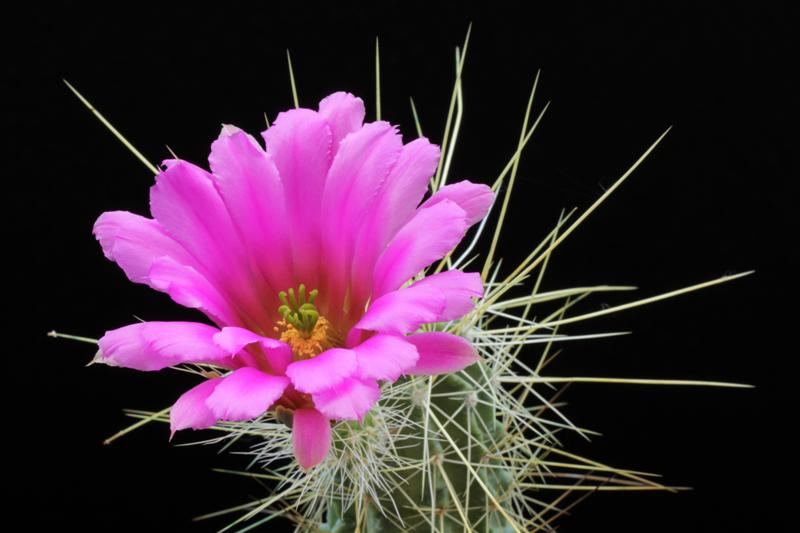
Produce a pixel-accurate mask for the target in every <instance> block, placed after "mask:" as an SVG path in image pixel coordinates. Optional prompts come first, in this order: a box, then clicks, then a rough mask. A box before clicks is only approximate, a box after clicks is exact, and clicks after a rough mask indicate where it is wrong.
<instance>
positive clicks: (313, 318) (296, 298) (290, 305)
mask: <svg viewBox="0 0 800 533" xmlns="http://www.w3.org/2000/svg"><path fill="white" fill-rule="evenodd" d="M318 294H319V291H318V290H317V289H314V290H312V291H308V292H306V286H305V285H303V284H302V283H301V284H300V286H299V287H297V291H295V290H294V288H291V289H289V290H287V291H281V292H279V293H278V297H279V298H280V300H281V303H282V304H283V305H281V306H280V307H279V308H278V312H279V313H280V314H281V316H283V320H281V321H279V322H278V324H277V326H276V327H275V332H276V333H277V334H278V335H279V337H280V340H282V341H283V342H285V343H287V344H289V346H291V347H292V353H293V355H294V359H295V360H302V359H310V358H312V357H316V356H317V355H319V354H321V353H322V352H324V351H325V350H329V349H331V348H334V347H337V346H341V345H342V344H343V343H342V339H341V338H340V336H339V334H338V333H337V332H336V330H334V328H333V326H332V325H331V323H330V322H328V320H327V319H326V318H325V317H324V316H321V315H320V314H319V311H318V310H317V307H316V306H315V305H314V301H315V300H316V299H317V295H318Z"/></svg>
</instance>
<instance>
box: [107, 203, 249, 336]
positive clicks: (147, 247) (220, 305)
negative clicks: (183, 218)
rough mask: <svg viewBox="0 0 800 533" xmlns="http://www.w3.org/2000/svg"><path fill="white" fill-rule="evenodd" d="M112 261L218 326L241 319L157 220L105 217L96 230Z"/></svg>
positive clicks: (125, 215) (114, 214) (124, 214)
mask: <svg viewBox="0 0 800 533" xmlns="http://www.w3.org/2000/svg"><path fill="white" fill-rule="evenodd" d="M93 232H94V234H95V236H96V237H97V240H98V241H100V245H101V246H102V247H103V253H104V254H105V256H106V257H107V258H108V259H111V260H112V261H115V262H116V263H117V264H118V265H119V266H120V267H122V270H123V271H124V272H125V274H126V275H127V276H128V279H130V280H131V281H134V282H136V283H145V284H147V285H149V286H150V287H152V288H154V289H156V290H159V291H162V292H166V293H167V294H169V295H170V297H171V298H172V299H173V300H175V302H177V303H179V304H181V305H185V306H187V307H191V308H195V309H200V310H201V311H203V312H204V313H206V315H208V317H209V318H211V319H212V320H214V321H215V322H225V323H236V322H237V321H238V318H237V317H236V314H235V313H234V311H233V310H232V308H231V306H230V304H228V303H227V302H226V301H225V300H224V298H222V297H221V296H220V294H219V292H218V291H217V289H216V288H215V287H214V286H213V284H212V283H210V282H209V281H208V279H207V278H206V277H204V276H203V275H202V274H200V273H199V272H198V271H197V270H196V269H195V268H194V266H193V265H196V261H195V260H194V259H193V258H192V257H191V256H190V255H189V254H188V252H187V251H186V250H185V249H184V248H183V246H181V245H180V244H179V243H178V242H177V241H175V239H173V238H172V237H171V236H169V235H168V234H167V232H166V231H165V230H164V228H163V227H162V226H161V224H159V223H158V222H156V221H155V220H152V219H149V218H145V217H141V216H139V215H134V214H133V213H128V212H125V211H110V212H107V213H103V214H102V215H100V217H99V218H98V219H97V222H95V225H94V230H93Z"/></svg>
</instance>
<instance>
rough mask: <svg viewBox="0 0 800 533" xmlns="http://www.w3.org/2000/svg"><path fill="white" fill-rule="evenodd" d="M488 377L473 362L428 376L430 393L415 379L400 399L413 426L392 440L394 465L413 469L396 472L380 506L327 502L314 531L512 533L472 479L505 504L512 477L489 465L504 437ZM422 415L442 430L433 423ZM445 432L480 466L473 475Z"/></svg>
mask: <svg viewBox="0 0 800 533" xmlns="http://www.w3.org/2000/svg"><path fill="white" fill-rule="evenodd" d="M487 375H489V372H488V371H487V368H486V367H485V366H483V363H477V364H475V365H472V366H471V367H469V368H468V369H466V370H464V371H462V372H459V373H458V374H449V375H445V376H438V377H436V378H433V379H435V380H436V387H435V394H430V392H429V390H428V388H427V387H424V386H422V385H424V384H425V383H427V380H419V379H418V380H417V381H418V383H419V384H420V385H421V386H418V387H416V388H410V389H409V394H408V397H407V398H405V399H401V400H400V402H407V403H406V406H407V408H408V412H410V413H412V418H413V419H414V421H415V422H416V423H415V424H413V425H409V426H406V427H405V430H404V431H403V432H402V433H403V434H401V435H396V436H395V439H394V442H396V443H398V449H397V453H398V455H399V456H400V457H399V458H398V460H397V461H394V462H397V463H400V464H410V465H412V466H410V467H408V468H407V469H406V471H404V472H401V473H400V474H401V479H402V481H401V482H400V483H399V486H397V487H396V488H395V489H394V490H392V492H391V498H386V499H385V500H386V501H382V502H381V505H380V506H378V505H376V504H375V502H374V501H371V500H370V499H369V498H366V499H365V501H363V502H360V504H351V505H349V506H347V504H346V503H345V502H344V501H342V499H341V498H340V497H338V496H336V495H334V496H331V497H329V498H328V499H327V502H326V508H325V509H326V510H325V523H324V524H322V526H321V527H320V530H322V531H325V532H330V533H350V532H355V531H359V532H360V533H377V532H380V533H388V532H394V531H410V532H432V531H437V532H443V533H462V532H464V531H481V532H491V533H505V532H509V533H513V531H514V529H513V528H512V527H511V525H510V524H509V523H508V522H507V521H506V519H505V518H503V516H502V514H501V513H499V512H498V511H497V510H496V508H495V505H494V504H493V503H492V501H491V498H490V497H489V496H488V495H487V494H486V489H484V488H483V487H482V486H481V484H479V483H478V482H476V480H475V476H474V474H473V472H476V473H477V475H479V476H481V481H482V482H483V483H482V485H483V486H485V487H486V488H487V489H488V490H489V491H491V492H492V495H493V496H494V500H496V501H498V502H503V501H505V500H506V494H507V492H508V490H509V488H510V486H511V484H512V481H513V475H512V473H511V472H510V471H508V470H507V469H506V468H504V467H503V466H502V464H501V463H500V462H499V461H497V460H495V459H492V455H491V454H492V450H493V449H494V448H495V446H494V444H495V443H497V442H499V441H500V440H502V439H503V438H504V437H505V431H504V429H503V427H502V425H501V424H500V423H498V422H497V416H496V413H495V406H493V404H492V399H491V397H490V395H489V394H487V393H486V392H485V391H486V390H489V387H491V386H492V384H491V383H488V382H487V378H486V376H487ZM429 402H430V403H429ZM428 409H431V411H432V412H433V414H434V416H435V417H436V419H437V420H438V421H439V422H440V423H441V424H442V427H443V428H444V429H443V430H442V428H441V427H438V426H437V425H436V424H434V423H433V422H432V421H431V417H430V416H429V415H428ZM374 416H379V414H378V415H374ZM426 418H427V420H426ZM373 423H375V418H374V417H372V416H370V417H367V419H365V421H364V424H373ZM443 431H446V432H447V434H448V435H449V437H450V439H452V441H453V442H454V443H455V444H456V446H457V447H458V449H459V451H460V452H461V454H462V455H463V456H464V457H465V458H467V459H468V461H469V462H470V463H471V464H472V465H482V466H483V467H478V468H476V467H473V469H472V471H471V470H470V469H469V468H468V467H467V466H466V465H465V464H464V462H463V460H462V459H461V458H460V457H459V455H458V454H457V453H456V452H455V451H454V450H453V445H452V444H451V442H450V441H449V439H447V438H445V437H444V434H443ZM401 443H402V445H401ZM337 451H338V450H337ZM388 462H392V461H391V460H390V461H388ZM423 478H424V479H423ZM390 501H393V502H394V504H395V505H396V510H395V508H394V507H388V506H389V505H391V504H390V503H388V502H390ZM501 504H502V503H501ZM346 506H347V508H346V509H344V510H343V508H344V507H346ZM359 515H360V516H359ZM464 517H466V519H467V522H468V525H467V527H465V525H464Z"/></svg>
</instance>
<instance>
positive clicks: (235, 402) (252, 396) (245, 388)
mask: <svg viewBox="0 0 800 533" xmlns="http://www.w3.org/2000/svg"><path fill="white" fill-rule="evenodd" d="M221 380H222V381H220V383H219V384H218V385H217V386H216V388H215V389H214V392H213V393H211V395H210V396H208V398H207V399H206V406H208V408H209V409H211V411H212V412H213V413H214V416H216V417H217V419H218V420H250V419H251V418H257V417H259V416H261V415H262V414H264V412H265V411H266V410H267V409H269V407H270V406H271V405H272V404H273V403H275V402H276V401H277V400H278V399H279V398H280V397H281V395H282V394H283V391H284V390H285V389H286V387H288V386H289V380H288V379H286V378H285V377H283V376H273V375H270V374H266V373H264V372H261V371H260V370H257V369H255V368H250V367H243V368H240V369H238V370H236V371H234V372H233V373H232V374H229V375H227V376H224V377H222V378H221Z"/></svg>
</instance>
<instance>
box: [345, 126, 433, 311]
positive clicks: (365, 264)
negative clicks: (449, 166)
mask: <svg viewBox="0 0 800 533" xmlns="http://www.w3.org/2000/svg"><path fill="white" fill-rule="evenodd" d="M438 161H439V147H438V146H436V145H433V144H431V143H430V142H428V140H427V139H425V138H421V139H416V140H415V141H412V142H410V143H408V144H406V145H405V146H403V149H402V150H401V151H400V157H399V159H398V160H397V163H396V164H395V165H394V167H393V168H392V170H391V172H390V173H389V176H387V178H386V180H384V182H383V186H382V187H381V190H380V191H379V192H378V195H377V197H376V198H375V201H374V202H373V207H372V209H371V210H370V211H369V212H368V213H367V215H366V217H365V218H364V221H363V223H362V224H361V228H360V230H359V233H358V239H357V244H356V253H355V255H354V257H353V267H352V274H351V279H352V288H353V295H352V301H353V308H354V309H363V308H364V304H365V303H366V301H367V298H368V297H369V294H370V287H371V283H372V270H373V268H374V267H375V261H377V260H378V256H379V255H380V253H381V252H382V251H383V249H384V248H385V247H386V244H387V243H388V242H389V240H391V238H392V237H393V236H394V234H395V233H397V230H398V229H399V228H400V227H402V226H403V224H405V223H406V222H408V220H409V219H410V218H411V216H412V215H413V214H414V210H415V209H416V207H417V205H419V202H420V200H422V197H423V196H424V195H425V191H426V190H427V189H428V181H429V180H430V177H431V176H432V175H433V173H434V172H435V171H436V164H437V163H438Z"/></svg>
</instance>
